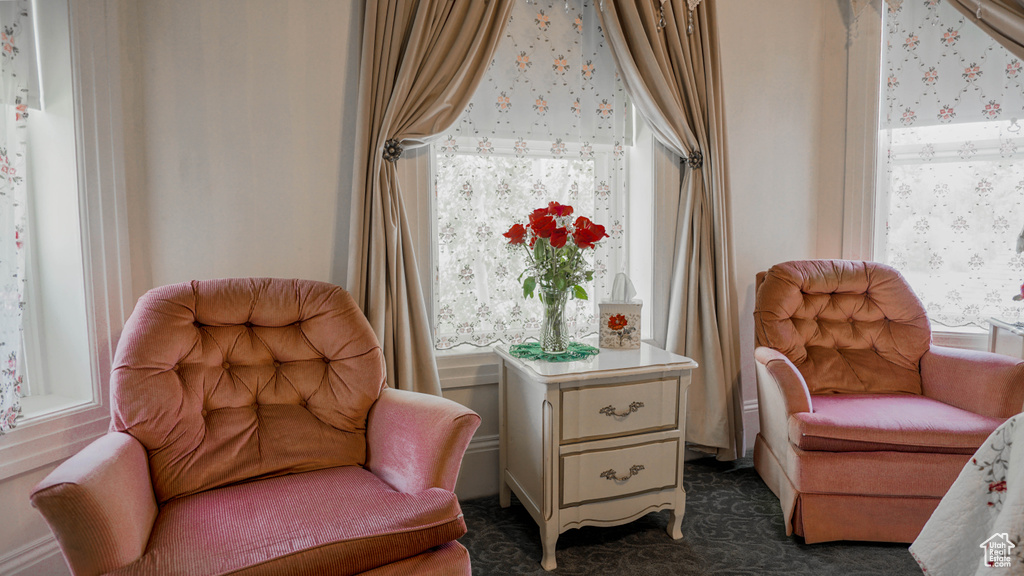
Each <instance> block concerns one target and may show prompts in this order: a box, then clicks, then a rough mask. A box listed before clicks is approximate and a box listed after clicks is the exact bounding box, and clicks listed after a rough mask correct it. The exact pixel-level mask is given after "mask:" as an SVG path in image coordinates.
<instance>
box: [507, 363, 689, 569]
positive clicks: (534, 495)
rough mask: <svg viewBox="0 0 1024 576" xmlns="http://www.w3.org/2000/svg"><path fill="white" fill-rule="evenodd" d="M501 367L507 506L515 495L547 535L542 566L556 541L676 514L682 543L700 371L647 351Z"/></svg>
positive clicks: (674, 526) (675, 530)
mask: <svg viewBox="0 0 1024 576" xmlns="http://www.w3.org/2000/svg"><path fill="white" fill-rule="evenodd" d="M495 351H496V352H497V353H498V357H499V358H500V360H501V365H500V368H499V381H498V398H499V400H498V401H499V410H498V413H499V418H500V467H501V469H500V471H499V480H500V484H501V492H500V501H501V506H502V507H507V506H509V504H510V502H511V492H515V493H516V496H517V497H518V498H519V500H520V501H521V502H522V503H523V505H524V506H525V507H526V509H527V510H528V511H529V512H530V515H531V516H533V519H534V520H535V521H536V522H537V524H538V525H539V526H540V533H541V541H542V542H543V549H544V553H543V558H542V559H541V566H542V567H543V568H544V569H545V570H553V569H554V568H555V565H556V564H555V543H556V542H557V540H558V535H559V534H561V533H562V532H564V531H566V530H568V529H570V528H579V527H582V526H615V525H618V524H625V523H627V522H631V521H633V520H635V519H637V518H639V517H641V516H643V515H645V514H647V513H649V512H654V511H657V510H664V509H671V510H672V519H671V520H670V522H669V525H668V527H667V531H668V533H669V535H670V536H672V538H675V539H678V538H681V537H682V530H681V527H680V525H681V523H682V520H683V511H684V509H685V506H686V492H684V491H683V450H684V440H685V437H684V433H685V430H686V389H687V387H688V386H689V385H690V371H691V370H692V369H694V368H696V367H697V363H696V362H694V361H693V360H691V359H689V358H686V357H685V356H678V355H676V354H672V353H670V352H666V351H664V350H661V349H659V348H656V347H654V346H651V345H649V344H641V346H640V349H639V350H606V349H602V350H601V353H600V354H598V355H596V356H591V357H590V358H587V359H585V360H579V361H575V362H541V361H535V360H522V359H519V358H514V357H512V356H511V355H510V354H509V352H508V346H496V347H495Z"/></svg>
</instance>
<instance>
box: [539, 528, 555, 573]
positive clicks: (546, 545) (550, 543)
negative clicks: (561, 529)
mask: <svg viewBox="0 0 1024 576" xmlns="http://www.w3.org/2000/svg"><path fill="white" fill-rule="evenodd" d="M545 528H546V527H545V526H542V527H541V529H540V542H541V546H542V548H543V553H542V555H541V558H540V567H541V568H543V569H545V570H548V571H551V570H554V569H555V568H557V567H558V564H556V563H555V543H556V542H558V527H556V526H551V527H547V528H548V529H547V530H545Z"/></svg>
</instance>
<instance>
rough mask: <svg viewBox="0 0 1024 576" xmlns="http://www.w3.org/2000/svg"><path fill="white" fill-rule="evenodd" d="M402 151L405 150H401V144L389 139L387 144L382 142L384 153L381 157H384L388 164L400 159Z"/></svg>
mask: <svg viewBox="0 0 1024 576" xmlns="http://www.w3.org/2000/svg"><path fill="white" fill-rule="evenodd" d="M404 150H405V148H402V143H401V142H399V141H398V140H395V139H394V138H391V139H390V140H388V141H387V142H384V153H383V154H382V156H384V159H385V160H387V161H388V162H392V163H394V162H396V161H398V159H399V158H401V157H402V151H404Z"/></svg>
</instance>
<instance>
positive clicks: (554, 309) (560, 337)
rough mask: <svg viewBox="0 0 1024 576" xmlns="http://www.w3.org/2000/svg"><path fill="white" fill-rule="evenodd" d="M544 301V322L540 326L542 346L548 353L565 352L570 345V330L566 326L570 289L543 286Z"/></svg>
mask: <svg viewBox="0 0 1024 576" xmlns="http://www.w3.org/2000/svg"><path fill="white" fill-rule="evenodd" d="M540 297H541V301H542V302H543V303H544V322H543V324H541V327H540V347H541V349H542V350H543V351H544V352H545V353H547V354H563V353H564V352H565V350H566V348H567V347H568V345H569V332H568V330H566V328H565V303H566V301H567V300H568V299H569V291H568V290H555V289H553V288H541V290H540Z"/></svg>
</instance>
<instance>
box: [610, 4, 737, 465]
mask: <svg viewBox="0 0 1024 576" xmlns="http://www.w3.org/2000/svg"><path fill="white" fill-rule="evenodd" d="M689 4H690V5H694V4H696V6H695V7H694V9H693V10H692V11H691V9H690V7H689V6H688V5H687V2H686V0H666V1H664V2H658V1H657V0H603V1H601V2H600V3H599V4H598V6H599V8H600V11H599V15H600V18H601V23H602V25H603V27H604V31H605V36H606V37H607V39H608V42H609V45H610V46H611V49H612V54H613V56H614V57H615V63H616V66H618V70H619V75H620V77H621V78H622V81H623V84H624V85H625V88H626V91H627V92H628V93H629V95H630V97H631V98H632V99H633V102H634V104H635V105H636V107H637V110H638V111H639V112H640V113H641V114H642V115H643V117H644V118H645V119H646V120H647V122H648V124H650V125H651V128H652V130H653V131H654V133H655V134H656V136H657V137H658V139H659V140H660V141H661V142H662V143H663V144H664V145H665V146H667V147H668V148H669V149H671V150H672V151H673V152H675V153H676V154H678V155H680V156H682V157H683V159H684V162H683V168H682V170H683V174H682V187H681V189H680V191H679V198H678V206H679V210H678V213H677V217H676V243H675V247H674V250H675V255H674V258H673V262H674V264H673V271H672V282H671V288H670V296H669V302H670V304H669V310H668V317H669V321H668V329H667V333H666V334H661V335H657V336H659V337H661V338H663V339H664V342H665V343H666V346H667V347H668V349H669V350H671V351H673V352H676V353H680V354H685V355H686V356H689V357H691V358H693V359H694V360H696V361H697V362H698V363H699V364H700V368H698V369H697V370H696V371H695V372H694V375H693V381H692V384H691V385H690V389H689V393H688V395H689V398H688V401H687V403H688V408H687V422H686V440H687V442H690V443H693V444H698V445H701V446H703V447H705V448H707V449H709V450H710V451H713V452H715V453H716V455H717V457H718V458H719V459H721V460H731V459H735V458H737V457H739V456H741V455H742V451H743V420H742V415H741V413H740V410H741V407H742V402H741V396H740V383H739V365H738V356H737V350H738V349H739V343H738V337H739V335H738V333H737V331H736V330H735V329H734V326H736V317H735V315H736V312H735V306H734V304H733V301H734V298H733V290H732V282H731V279H730V276H729V268H730V262H729V246H728V238H729V231H728V227H727V219H726V192H727V189H728V188H727V183H726V180H725V127H724V123H723V117H722V109H723V106H722V88H721V64H720V63H719V56H718V55H719V51H718V38H717V30H716V18H715V3H714V1H713V0H704V2H701V3H699V4H697V2H694V1H693V0H690V2H689ZM691 24H692V26H691Z"/></svg>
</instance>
